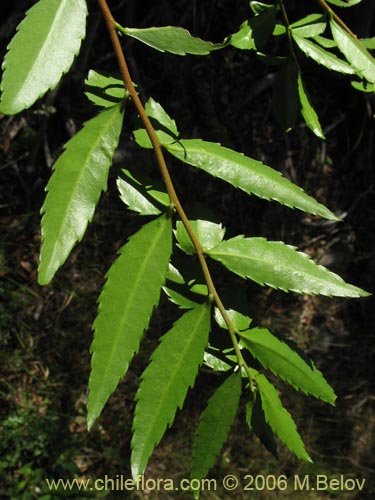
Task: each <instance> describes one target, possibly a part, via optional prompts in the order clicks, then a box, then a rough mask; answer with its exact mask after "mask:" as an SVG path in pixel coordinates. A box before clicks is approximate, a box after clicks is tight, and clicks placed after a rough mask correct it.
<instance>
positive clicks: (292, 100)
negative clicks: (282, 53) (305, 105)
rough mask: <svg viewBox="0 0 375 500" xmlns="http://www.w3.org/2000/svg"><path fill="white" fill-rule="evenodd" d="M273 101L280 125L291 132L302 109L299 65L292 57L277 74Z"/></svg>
mask: <svg viewBox="0 0 375 500" xmlns="http://www.w3.org/2000/svg"><path fill="white" fill-rule="evenodd" d="M272 102H273V108H274V110H275V113H276V117H277V119H278V121H279V123H280V126H281V127H282V129H283V130H285V131H286V132H289V131H290V130H292V129H293V128H294V126H295V124H296V119H297V113H298V111H299V109H300V104H299V98H298V88H297V66H296V63H295V62H294V60H293V59H291V58H289V59H288V61H287V62H286V64H284V65H283V67H282V68H281V69H280V71H278V73H277V74H276V78H275V81H274V83H273V93H272Z"/></svg>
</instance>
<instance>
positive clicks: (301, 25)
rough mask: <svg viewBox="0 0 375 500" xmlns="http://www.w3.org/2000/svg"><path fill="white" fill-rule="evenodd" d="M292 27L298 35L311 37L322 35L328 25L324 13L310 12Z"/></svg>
mask: <svg viewBox="0 0 375 500" xmlns="http://www.w3.org/2000/svg"><path fill="white" fill-rule="evenodd" d="M290 27H291V29H292V31H293V32H294V33H295V34H296V35H298V36H302V37H306V38H309V37H315V36H318V35H321V34H322V33H323V32H324V31H325V29H326V27H327V21H326V18H325V16H324V15H323V14H309V15H308V16H306V17H304V18H303V19H299V20H298V21H296V22H295V23H292V24H291V25H290Z"/></svg>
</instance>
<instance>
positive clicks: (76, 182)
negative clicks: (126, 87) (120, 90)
mask: <svg viewBox="0 0 375 500" xmlns="http://www.w3.org/2000/svg"><path fill="white" fill-rule="evenodd" d="M122 122H123V112H122V110H121V107H120V105H118V106H114V107H113V108H110V109H108V110H106V111H103V112H102V113H100V114H99V115H97V116H95V117H94V118H92V119H91V120H89V121H87V122H86V123H85V124H84V126H83V128H82V129H81V130H80V131H79V132H78V133H77V134H76V135H75V136H74V137H73V138H72V139H70V141H69V142H68V143H67V144H66V149H65V151H64V152H63V153H62V154H61V156H60V157H59V158H58V160H57V161H56V163H55V165H54V171H53V174H52V176H51V179H50V180H49V182H48V184H47V187H46V191H47V197H46V199H45V202H44V204H43V206H42V209H41V212H42V214H44V215H43V218H42V248H41V253H40V264H39V275H38V281H39V283H40V284H41V285H45V284H47V283H49V282H50V281H51V279H52V278H53V276H54V274H55V272H56V271H57V269H58V268H59V267H60V266H62V264H63V263H64V262H65V260H66V259H67V257H68V256H69V253H70V251H71V250H72V248H73V246H74V245H75V243H76V242H77V241H80V240H81V239H82V237H83V235H84V233H85V231H86V227H87V224H88V223H89V222H90V221H91V220H92V217H93V214H94V210H95V206H96V204H97V202H98V200H99V196H100V193H101V191H105V190H106V189H107V178H108V170H109V167H110V165H111V162H112V156H113V153H114V151H115V149H116V148H117V145H118V141H119V137H120V133H121V128H122Z"/></svg>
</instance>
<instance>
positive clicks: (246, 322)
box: [214, 307, 252, 331]
mask: <svg viewBox="0 0 375 500" xmlns="http://www.w3.org/2000/svg"><path fill="white" fill-rule="evenodd" d="M226 312H227V314H228V316H229V318H230V320H231V321H232V323H233V325H234V327H235V328H236V329H237V330H238V331H242V330H246V329H247V328H249V326H250V323H251V321H252V320H251V318H249V316H245V315H244V314H242V313H240V312H238V311H235V310H234V309H227V310H226ZM214 317H215V320H216V323H217V324H218V325H219V326H220V328H224V329H225V330H228V326H227V324H226V323H225V321H224V319H223V317H222V315H221V312H220V311H219V309H218V308H217V307H215V313H214Z"/></svg>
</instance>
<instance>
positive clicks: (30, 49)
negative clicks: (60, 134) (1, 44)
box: [0, 0, 87, 115]
mask: <svg viewBox="0 0 375 500" xmlns="http://www.w3.org/2000/svg"><path fill="white" fill-rule="evenodd" d="M86 15H87V5H86V2H85V0H40V1H39V2H37V3H36V4H35V5H34V6H33V7H31V9H29V10H28V11H27V13H26V17H25V18H24V19H23V21H22V22H21V23H20V25H19V26H18V28H17V33H16V34H15V36H14V37H13V39H12V40H11V42H10V44H9V46H8V53H7V55H6V56H5V60H4V65H3V69H4V76H3V80H2V84H1V89H2V92H3V94H2V101H1V104H0V110H1V113H4V114H7V115H11V114H16V113H19V112H20V111H22V110H23V109H26V108H29V107H30V106H32V105H33V104H34V102H35V101H36V100H37V99H39V98H40V97H41V96H42V95H44V94H45V93H46V92H47V90H50V89H53V88H54V87H56V85H57V84H58V82H59V80H60V78H61V76H62V75H63V74H64V73H66V72H67V71H69V69H70V67H71V65H72V63H73V60H74V57H75V56H76V55H77V54H78V52H79V49H80V46H81V41H82V39H83V38H84V37H85V30H86Z"/></svg>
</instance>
